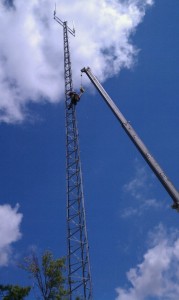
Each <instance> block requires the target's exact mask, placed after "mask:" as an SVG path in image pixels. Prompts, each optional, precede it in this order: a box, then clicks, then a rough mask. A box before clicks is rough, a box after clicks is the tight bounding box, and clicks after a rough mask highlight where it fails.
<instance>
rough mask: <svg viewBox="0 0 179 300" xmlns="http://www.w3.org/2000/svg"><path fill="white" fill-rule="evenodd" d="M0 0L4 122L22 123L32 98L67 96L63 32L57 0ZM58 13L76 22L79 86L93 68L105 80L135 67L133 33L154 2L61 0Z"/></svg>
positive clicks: (0, 89)
mask: <svg viewBox="0 0 179 300" xmlns="http://www.w3.org/2000/svg"><path fill="white" fill-rule="evenodd" d="M13 2H14V7H15V8H13V7H9V6H5V5H3V2H1V3H0V19H1V30H0V44H1V47H0V121H5V122H17V121H22V120H23V119H24V118H25V117H26V115H27V110H26V104H27V103H28V102H29V101H33V102H44V101H50V102H52V103H54V102H57V101H59V100H60V99H62V98H63V94H64V79H63V34H62V28H61V27H60V25H59V24H57V23H56V22H55V21H54V20H53V18H52V13H53V9H54V2H53V1H48V0H41V1H40V0H31V1H24V0H14V1H13ZM56 2H57V14H58V16H59V17H60V18H61V19H62V20H66V19H68V20H69V21H70V22H71V23H70V22H69V26H70V24H72V20H74V22H75V24H76V37H75V38H73V37H71V39H70V42H71V50H72V55H71V56H72V62H73V63H72V65H73V75H74V78H75V85H76V86H78V85H79V82H80V74H79V73H80V72H79V71H80V69H81V68H83V67H85V66H90V67H91V68H92V69H93V71H94V72H95V74H96V75H97V76H98V77H99V78H100V79H101V80H105V79H106V78H108V77H110V76H113V75H114V74H116V73H118V72H119V71H120V69H121V68H124V67H125V68H130V67H131V66H132V65H133V63H134V59H135V56H136V53H137V50H136V48H135V47H134V45H133V44H132V43H131V40H130V39H131V35H132V34H133V33H134V32H135V30H136V28H137V26H138V25H139V23H140V22H141V21H142V19H143V17H144V15H145V10H146V8H147V7H148V6H150V5H152V3H153V1H151V0H120V1H119V0H100V1H96V0H90V1H84V0H78V1H74V0H68V1H66V0H58V1H56Z"/></svg>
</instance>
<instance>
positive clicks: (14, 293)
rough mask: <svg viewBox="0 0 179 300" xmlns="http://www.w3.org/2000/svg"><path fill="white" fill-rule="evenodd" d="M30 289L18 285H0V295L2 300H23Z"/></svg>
mask: <svg viewBox="0 0 179 300" xmlns="http://www.w3.org/2000/svg"><path fill="white" fill-rule="evenodd" d="M30 289H31V288H30V287H20V286H19V285H0V297H1V299H3V300H23V299H25V297H26V296H28V294H29V292H30Z"/></svg>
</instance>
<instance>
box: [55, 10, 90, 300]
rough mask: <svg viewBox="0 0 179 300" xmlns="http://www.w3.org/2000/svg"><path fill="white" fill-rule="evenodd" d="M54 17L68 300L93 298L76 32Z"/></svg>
mask: <svg viewBox="0 0 179 300" xmlns="http://www.w3.org/2000/svg"><path fill="white" fill-rule="evenodd" d="M54 19H55V20H56V21H57V22H58V23H59V24H60V25H62V26H63V38H64V78H65V120H66V183H67V247H68V253H67V269H68V288H69V299H70V300H76V299H80V300H92V284H91V272H90V260H89V246H88V237H87V230H86V217H85V206H84V194H83V183H82V172H81V162H80V150H79V139H78V128H77V120H76V105H71V106H70V103H71V98H70V96H69V93H70V92H73V81H72V68H71V60H70V48H69V39H68V33H69V32H70V33H71V34H72V35H73V36H75V31H74V29H73V30H71V29H70V28H69V27H68V25H67V22H62V21H61V20H60V19H59V18H58V17H57V16H56V14H54Z"/></svg>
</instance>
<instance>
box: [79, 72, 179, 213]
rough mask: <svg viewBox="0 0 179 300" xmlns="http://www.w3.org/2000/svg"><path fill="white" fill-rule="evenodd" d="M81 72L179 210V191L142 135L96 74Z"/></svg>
mask: <svg viewBox="0 0 179 300" xmlns="http://www.w3.org/2000/svg"><path fill="white" fill-rule="evenodd" d="M81 72H84V73H86V75H87V76H88V77H89V79H90V80H91V82H92V83H93V84H94V86H95V87H96V88H97V90H98V91H99V93H100V94H101V96H102V97H103V99H104V100H105V102H106V103H107V105H108V106H109V108H110V109H111V110H112V112H113V114H114V115H115V116H116V117H117V119H118V121H119V122H120V123H121V125H122V127H123V128H124V130H125V132H126V133H127V135H128V136H129V137H130V139H131V140H132V142H133V143H134V145H135V146H136V147H137V149H138V150H139V152H140V153H141V154H142V156H143V158H144V159H145V161H146V162H147V163H148V165H149V166H150V167H151V169H152V170H153V172H154V173H155V175H156V176H157V177H158V179H159V180H160V182H161V183H162V185H163V186H164V188H165V189H166V191H167V192H168V194H169V195H170V196H171V198H172V199H173V204H172V208H174V209H176V210H177V211H179V192H178V191H177V190H176V188H175V187H174V185H173V183H172V182H171V181H170V179H169V178H168V177H167V176H166V174H165V172H164V171H163V170H162V168H161V167H160V165H159V164H158V163H157V161H156V160H155V159H154V157H153V156H152V155H151V153H150V152H149V150H148V149H147V147H146V146H145V144H144V143H143V141H142V140H141V139H140V137H139V136H138V135H137V133H136V132H135V130H134V129H133V128H132V126H131V125H130V124H129V122H128V121H127V120H126V119H125V117H124V116H123V114H122V113H121V112H120V110H119V109H118V107H117V106H116V104H115V103H114V102H113V100H112V99H111V98H110V96H109V95H108V94H107V92H106V91H105V89H104V88H103V86H102V85H101V83H100V82H99V81H98V79H97V78H96V76H95V75H94V74H93V73H92V71H91V69H90V68H89V67H88V68H83V69H82V70H81Z"/></svg>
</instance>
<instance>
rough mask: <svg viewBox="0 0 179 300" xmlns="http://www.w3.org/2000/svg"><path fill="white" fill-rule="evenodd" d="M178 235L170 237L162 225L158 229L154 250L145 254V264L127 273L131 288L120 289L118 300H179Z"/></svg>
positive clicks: (170, 233) (174, 233)
mask: <svg viewBox="0 0 179 300" xmlns="http://www.w3.org/2000/svg"><path fill="white" fill-rule="evenodd" d="M178 233H179V232H176V231H175V232H173V233H172V230H171V232H168V233H167V232H166V231H165V229H164V227H163V226H162V225H160V226H158V227H157V228H156V229H155V233H153V234H152V237H153V238H154V239H153V246H152V247H150V248H149V249H148V250H147V251H146V253H145V254H144V256H143V261H142V262H141V263H140V264H138V265H137V266H136V267H135V268H131V269H130V270H129V272H127V279H128V281H129V283H130V287H128V288H121V287H120V288H117V293H118V296H117V298H116V300H149V299H155V300H176V299H178V298H179V271H178V270H179V238H178ZM154 241H155V243H154ZM150 297H151V298H150Z"/></svg>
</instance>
